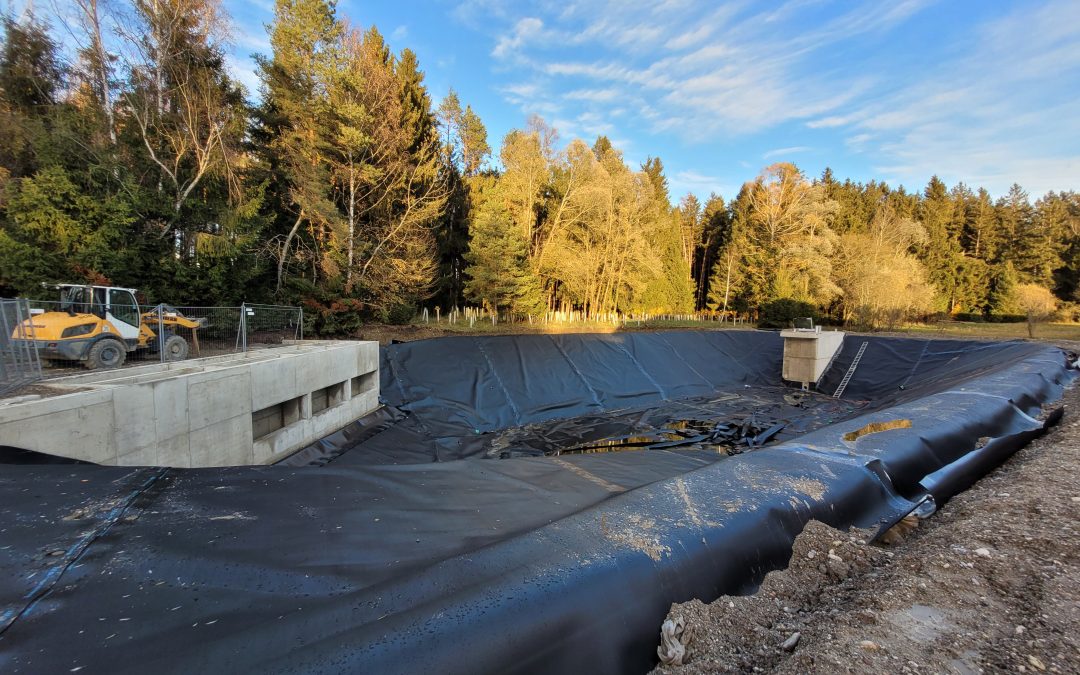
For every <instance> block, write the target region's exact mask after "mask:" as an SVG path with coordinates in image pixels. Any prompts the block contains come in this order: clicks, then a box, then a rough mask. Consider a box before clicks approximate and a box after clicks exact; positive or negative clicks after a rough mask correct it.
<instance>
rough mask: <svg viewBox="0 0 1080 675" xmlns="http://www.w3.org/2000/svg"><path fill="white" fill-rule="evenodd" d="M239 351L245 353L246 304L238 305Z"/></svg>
mask: <svg viewBox="0 0 1080 675" xmlns="http://www.w3.org/2000/svg"><path fill="white" fill-rule="evenodd" d="M240 351H242V352H244V353H247V303H246V302H241V303H240Z"/></svg>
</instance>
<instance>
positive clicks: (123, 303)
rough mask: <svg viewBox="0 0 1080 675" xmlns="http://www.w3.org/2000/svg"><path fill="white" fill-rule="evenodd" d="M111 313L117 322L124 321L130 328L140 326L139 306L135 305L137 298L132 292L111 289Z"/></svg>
mask: <svg viewBox="0 0 1080 675" xmlns="http://www.w3.org/2000/svg"><path fill="white" fill-rule="evenodd" d="M109 311H110V312H111V313H112V315H113V317H115V318H116V320H117V321H123V322H124V323H126V324H128V325H129V326H138V325H139V305H137V304H136V303H135V296H134V295H132V294H131V291H121V290H117V289H115V288H114V289H110V290H109Z"/></svg>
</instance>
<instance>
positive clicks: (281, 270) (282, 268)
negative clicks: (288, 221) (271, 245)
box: [274, 209, 304, 295]
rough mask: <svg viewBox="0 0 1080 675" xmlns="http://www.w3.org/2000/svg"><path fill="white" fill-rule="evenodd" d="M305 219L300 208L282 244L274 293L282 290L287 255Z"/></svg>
mask: <svg viewBox="0 0 1080 675" xmlns="http://www.w3.org/2000/svg"><path fill="white" fill-rule="evenodd" d="M303 220H304V210H303V209H300V213H299V215H297V216H296V222H295V223H293V226H292V229H291V230H289V234H288V235H286V236H285V242H284V243H283V244H282V245H281V253H280V254H279V255H278V263H277V284H276V285H275V286H274V294H275V295H276V294H278V293H280V292H281V280H282V278H283V277H284V275H285V256H287V255H288V254H289V246H291V245H292V240H293V237H295V236H296V232H297V230H299V229H300V223H301V222H303Z"/></svg>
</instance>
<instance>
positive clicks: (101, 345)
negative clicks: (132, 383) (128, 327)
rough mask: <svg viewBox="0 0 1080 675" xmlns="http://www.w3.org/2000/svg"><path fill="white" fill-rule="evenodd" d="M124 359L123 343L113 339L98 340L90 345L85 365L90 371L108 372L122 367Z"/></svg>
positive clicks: (124, 348)
mask: <svg viewBox="0 0 1080 675" xmlns="http://www.w3.org/2000/svg"><path fill="white" fill-rule="evenodd" d="M126 358H127V347H126V346H125V345H124V343H123V342H120V341H119V340H113V339H105V340H98V341H97V342H95V343H94V344H92V345H90V351H88V352H87V353H86V362H85V365H86V367H87V368H89V369H90V370H98V369H101V370H109V369H112V368H119V367H120V366H122V365H124V360H125V359H126Z"/></svg>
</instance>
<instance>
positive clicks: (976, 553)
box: [657, 387, 1080, 673]
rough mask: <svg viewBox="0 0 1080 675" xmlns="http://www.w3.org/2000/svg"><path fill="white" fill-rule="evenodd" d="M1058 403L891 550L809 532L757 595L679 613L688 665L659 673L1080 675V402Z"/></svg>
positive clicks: (1076, 398)
mask: <svg viewBox="0 0 1080 675" xmlns="http://www.w3.org/2000/svg"><path fill="white" fill-rule="evenodd" d="M1063 403H1064V404H1065V405H1066V416H1065V417H1064V419H1063V421H1062V422H1061V424H1059V425H1058V426H1057V427H1055V428H1053V429H1051V430H1050V431H1049V432H1048V433H1047V434H1046V435H1045V436H1043V437H1042V438H1040V439H1037V440H1036V441H1034V442H1033V443H1031V444H1030V445H1028V446H1027V447H1026V448H1023V449H1022V450H1020V451H1019V452H1018V453H1017V454H1016V455H1014V456H1013V457H1012V458H1011V459H1010V460H1009V461H1008V462H1006V463H1005V464H1004V465H1003V466H1001V467H999V468H998V469H997V470H995V471H993V472H992V473H991V474H989V475H988V476H987V477H985V478H984V479H982V480H981V481H980V482H979V483H977V484H976V485H975V486H973V487H972V488H971V489H970V490H968V491H966V492H964V493H961V494H959V495H957V496H956V497H954V498H953V499H952V500H951V501H950V502H948V503H947V504H946V505H944V506H943V507H942V509H941V510H940V511H939V512H938V513H937V514H935V515H934V516H933V517H931V518H929V519H927V520H925V521H922V522H921V523H920V524H919V525H918V526H917V527H915V528H914V529H909V530H908V531H907V533H906V534H904V535H903V536H900V537H897V538H896V539H897V540H898V541H897V542H896V543H895V544H893V545H891V546H885V545H881V544H869V545H868V544H866V543H865V542H866V536H867V535H866V533H863V532H857V531H853V532H848V533H843V532H839V531H836V530H833V529H831V528H828V527H826V526H825V525H822V524H821V523H810V524H809V525H808V526H807V528H806V530H805V531H804V532H803V534H802V535H800V537H799V538H798V539H797V540H796V543H795V547H794V551H793V555H792V559H791V563H790V564H789V566H788V568H787V569H786V570H784V571H778V572H773V573H771V574H770V575H769V576H767V577H766V579H765V582H764V584H763V585H762V588H761V589H760V590H759V591H758V593H756V594H755V595H753V596H749V597H722V598H720V599H719V600H717V601H716V602H713V603H711V604H709V605H705V604H703V603H701V602H699V601H692V602H688V603H683V604H679V605H673V606H672V608H671V612H670V614H669V615H668V618H669V619H670V620H673V621H678V622H681V624H682V625H683V626H684V628H683V633H682V636H681V637H680V638H679V642H680V645H684V646H685V649H686V655H685V657H684V658H683V664H684V665H682V666H671V665H667V666H665V665H662V666H661V667H660V668H658V669H657V670H658V672H663V673H676V672H677V673H706V672H708V673H715V672H737V673H750V672H772V673H808V672H824V673H917V672H918V673H923V672H928V673H982V672H986V673H1004V672H1010V673H1024V672H1027V673H1040V672H1051V673H1080V553H1078V550H1077V544H1078V543H1080V481H1078V480H1077V475H1078V470H1080V418H1077V417H1076V416H1074V415H1073V414H1070V413H1071V412H1072V411H1074V410H1076V409H1078V406H1080V388H1077V387H1074V388H1073V389H1071V390H1070V391H1068V392H1066V395H1065V398H1064V400H1063ZM796 634H798V637H794V636H795V635H796ZM668 647H669V648H668V650H667V651H668V653H672V652H673V651H675V652H677V651H678V650H677V648H676V649H674V650H672V649H671V645H670V644H669V645H668Z"/></svg>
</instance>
